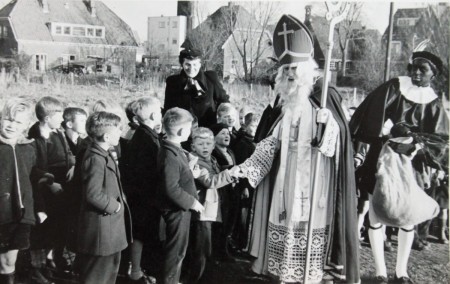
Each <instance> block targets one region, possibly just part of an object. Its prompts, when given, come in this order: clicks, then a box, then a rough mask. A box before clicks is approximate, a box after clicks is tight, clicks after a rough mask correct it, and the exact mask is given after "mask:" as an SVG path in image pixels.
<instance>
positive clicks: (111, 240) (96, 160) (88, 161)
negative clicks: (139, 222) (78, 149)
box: [77, 142, 132, 256]
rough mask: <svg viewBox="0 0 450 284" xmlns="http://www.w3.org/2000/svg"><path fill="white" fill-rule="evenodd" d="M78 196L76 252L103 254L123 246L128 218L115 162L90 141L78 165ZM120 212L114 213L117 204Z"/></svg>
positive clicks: (126, 235)
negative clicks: (79, 184) (79, 191)
mask: <svg viewBox="0 0 450 284" xmlns="http://www.w3.org/2000/svg"><path fill="white" fill-rule="evenodd" d="M81 183H82V197H81V208H80V215H79V218H78V236H77V252H79V253H83V254H89V255H97V256H107V255H111V254H113V253H117V252H119V251H122V250H123V249H125V248H126V247H127V245H128V242H127V237H128V240H129V241H132V237H131V219H130V215H129V209H128V205H127V203H126V199H125V196H124V194H123V190H122V186H121V183H120V173H119V169H118V167H117V164H116V163H115V162H114V159H113V157H111V155H110V154H109V152H107V151H105V150H104V149H102V148H101V147H100V146H99V145H98V144H97V143H95V142H94V143H91V144H90V145H89V147H88V149H87V150H86V153H85V155H84V159H83V163H82V166H81ZM119 204H120V206H121V208H120V211H119V212H117V213H115V211H116V210H117V208H118V206H119Z"/></svg>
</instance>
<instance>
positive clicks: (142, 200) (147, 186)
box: [127, 97, 161, 283]
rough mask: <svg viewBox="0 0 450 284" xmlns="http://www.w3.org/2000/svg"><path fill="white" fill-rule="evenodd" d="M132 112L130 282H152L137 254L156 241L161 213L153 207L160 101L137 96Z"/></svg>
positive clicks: (129, 189)
mask: <svg viewBox="0 0 450 284" xmlns="http://www.w3.org/2000/svg"><path fill="white" fill-rule="evenodd" d="M132 112H133V113H134V114H135V116H134V117H135V118H136V119H137V121H138V122H139V127H138V128H137V129H136V132H135V133H134V135H133V138H131V141H130V142H129V144H128V155H129V157H128V163H129V166H128V171H129V172H128V175H129V178H128V179H129V188H128V191H127V197H128V202H129V204H130V208H131V213H132V215H131V216H132V220H133V243H132V244H131V252H130V253H131V273H130V275H129V278H130V282H136V283H146V282H145V279H146V278H147V279H149V281H150V282H154V281H155V279H153V278H150V277H148V276H147V275H145V274H144V273H143V272H142V270H141V256H142V248H143V246H144V243H146V244H152V243H156V242H157V241H158V227H159V222H160V218H161V214H160V213H159V211H158V210H157V208H156V202H155V195H156V185H157V182H158V173H157V170H156V160H157V157H158V151H159V149H160V143H161V142H160V137H159V134H160V133H161V103H160V101H159V100H158V99H157V98H154V97H149V98H141V99H139V100H137V101H136V102H135V103H134V104H133V106H132ZM142 278H144V279H142Z"/></svg>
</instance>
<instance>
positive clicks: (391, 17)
mask: <svg viewBox="0 0 450 284" xmlns="http://www.w3.org/2000/svg"><path fill="white" fill-rule="evenodd" d="M393 29H394V2H391V9H390V12H389V33H388V41H387V46H386V62H385V65H384V81H385V82H386V81H387V80H389V77H390V73H391V41H392V31H393Z"/></svg>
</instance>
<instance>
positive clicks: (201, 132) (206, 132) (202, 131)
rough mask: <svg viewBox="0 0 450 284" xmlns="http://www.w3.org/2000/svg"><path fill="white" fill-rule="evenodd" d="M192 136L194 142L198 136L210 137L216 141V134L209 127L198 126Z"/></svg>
mask: <svg viewBox="0 0 450 284" xmlns="http://www.w3.org/2000/svg"><path fill="white" fill-rule="evenodd" d="M191 138H192V142H194V141H195V139H198V138H203V139H206V138H210V139H211V140H212V141H214V134H213V132H212V131H211V129H209V128H206V127H199V128H196V129H195V130H194V131H192V134H191Z"/></svg>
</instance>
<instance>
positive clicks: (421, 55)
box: [411, 51, 442, 74]
mask: <svg viewBox="0 0 450 284" xmlns="http://www.w3.org/2000/svg"><path fill="white" fill-rule="evenodd" d="M418 58H423V59H425V60H428V61H429V62H431V63H432V64H433V65H434V66H436V69H437V70H436V71H437V73H438V74H439V73H442V60H441V59H440V58H439V57H438V56H436V55H434V54H433V53H431V52H428V51H416V52H414V53H413V55H412V60H411V61H414V60H415V59H418ZM411 63H412V62H411Z"/></svg>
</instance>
